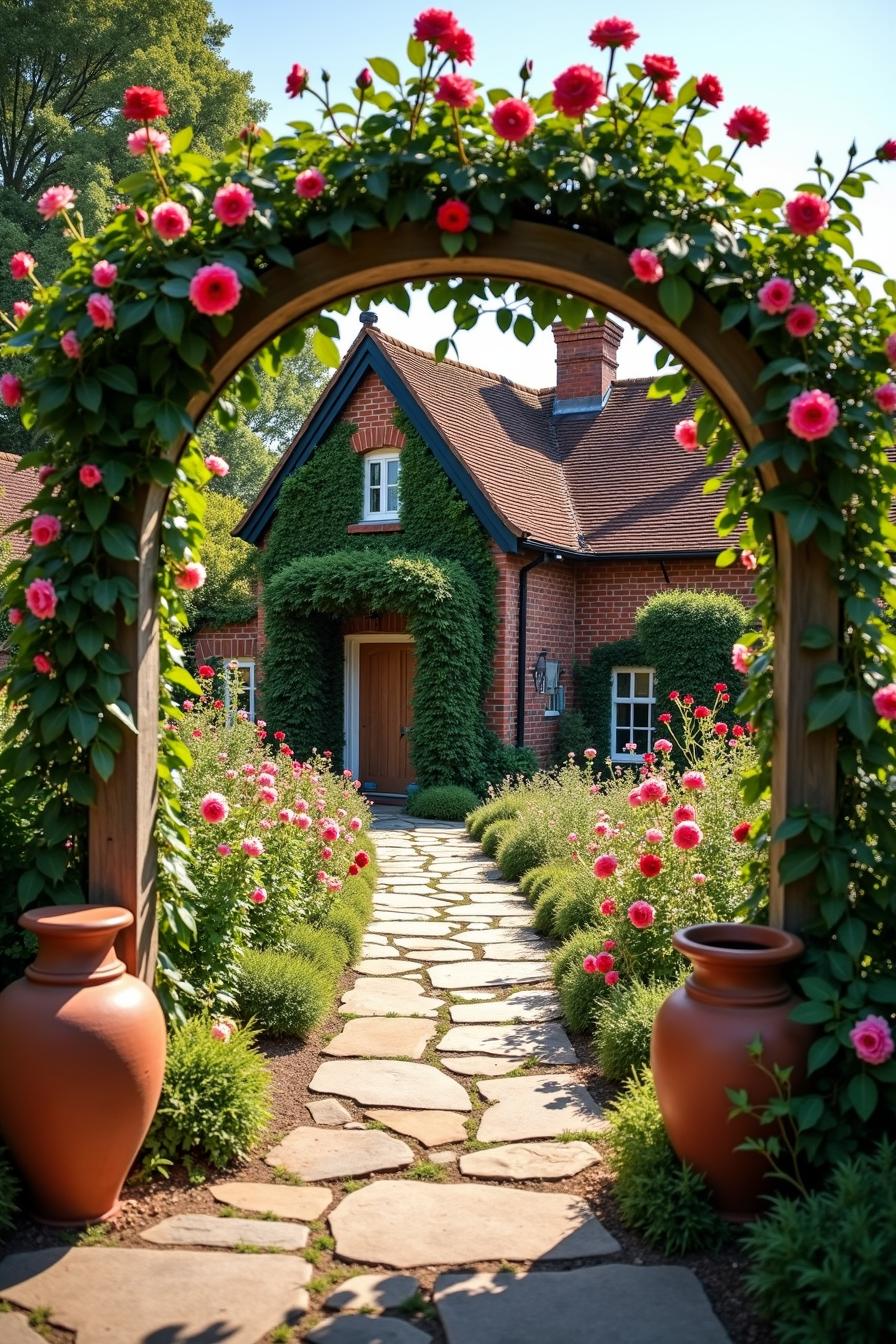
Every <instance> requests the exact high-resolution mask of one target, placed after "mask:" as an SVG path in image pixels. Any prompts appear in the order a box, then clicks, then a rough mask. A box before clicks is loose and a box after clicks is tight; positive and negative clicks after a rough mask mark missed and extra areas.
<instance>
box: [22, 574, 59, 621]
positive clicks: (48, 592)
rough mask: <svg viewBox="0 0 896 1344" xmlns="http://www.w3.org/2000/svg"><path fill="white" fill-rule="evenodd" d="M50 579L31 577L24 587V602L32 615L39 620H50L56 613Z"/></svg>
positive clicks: (55, 599)
mask: <svg viewBox="0 0 896 1344" xmlns="http://www.w3.org/2000/svg"><path fill="white" fill-rule="evenodd" d="M58 600H59V599H58V598H57V596H56V589H55V588H54V587H53V580H52V579H32V581H31V583H29V585H28V587H27V588H26V589H25V602H26V604H27V606H28V610H29V611H30V612H31V615H32V616H36V617H37V619H38V620H39V621H51V620H52V619H53V617H54V616H55V615H56V604H57V602H58Z"/></svg>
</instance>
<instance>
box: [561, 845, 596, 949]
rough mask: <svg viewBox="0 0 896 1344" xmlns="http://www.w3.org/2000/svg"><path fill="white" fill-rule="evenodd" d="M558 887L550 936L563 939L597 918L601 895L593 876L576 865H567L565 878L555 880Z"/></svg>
mask: <svg viewBox="0 0 896 1344" xmlns="http://www.w3.org/2000/svg"><path fill="white" fill-rule="evenodd" d="M557 886H558V888H559V890H560V895H559V898H558V900H557V901H556V902H555V904H554V919H553V924H552V927H551V933H552V934H553V935H554V937H555V938H561V939H562V938H568V937H569V936H570V934H572V933H575V932H576V930H577V929H583V928H587V927H588V926H589V925H590V924H592V923H593V922H594V921H595V920H597V919H598V908H599V906H600V893H599V892H598V889H597V883H596V881H595V879H594V875H593V874H592V873H591V872H590V871H589V870H588V869H587V868H583V867H582V866H581V865H580V864H578V863H576V864H567V866H566V871H565V873H564V876H563V877H562V878H558V879H557Z"/></svg>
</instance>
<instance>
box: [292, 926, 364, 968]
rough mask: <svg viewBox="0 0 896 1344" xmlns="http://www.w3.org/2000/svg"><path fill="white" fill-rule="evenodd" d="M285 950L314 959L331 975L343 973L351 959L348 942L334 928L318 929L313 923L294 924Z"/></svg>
mask: <svg viewBox="0 0 896 1344" xmlns="http://www.w3.org/2000/svg"><path fill="white" fill-rule="evenodd" d="M283 951H284V952H289V953H291V954H292V955H293V956H295V957H304V958H305V960H306V961H313V962H314V964H315V966H319V967H320V968H321V970H322V971H328V972H329V973H330V975H333V976H339V975H341V974H342V971H343V969H344V968H345V966H347V965H348V961H349V949H348V943H347V942H346V941H345V939H344V938H342V937H341V936H340V935H339V934H338V933H336V932H335V931H334V930H333V929H316V928H315V927H314V925H313V924H294V925H293V927H292V928H291V929H290V930H289V932H288V934H287V940H286V946H285V947H284V948H283Z"/></svg>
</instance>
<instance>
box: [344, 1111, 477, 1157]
mask: <svg viewBox="0 0 896 1344" xmlns="http://www.w3.org/2000/svg"><path fill="white" fill-rule="evenodd" d="M364 1114H365V1115H367V1116H369V1117H370V1119H371V1120H377V1121H379V1123H380V1124H382V1125H388V1126H389V1128H390V1129H394V1130H396V1131H397V1132H398V1133H399V1134H409V1135H410V1137H411V1138H412V1139H417V1140H419V1142H420V1143H422V1144H423V1145H424V1146H425V1147H426V1148H439V1147H441V1145H442V1144H443V1143H463V1142H464V1141H465V1139H466V1138H467V1130H466V1126H465V1125H464V1122H463V1120H461V1118H460V1116H459V1115H457V1114H456V1113H455V1112H454V1111H387V1110H377V1111H365V1112H364Z"/></svg>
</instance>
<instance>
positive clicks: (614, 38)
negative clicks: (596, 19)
mask: <svg viewBox="0 0 896 1344" xmlns="http://www.w3.org/2000/svg"><path fill="white" fill-rule="evenodd" d="M638 37H639V34H638V33H637V32H636V30H635V25H634V24H633V23H631V22H630V21H629V20H628V19H617V18H612V19H601V21H600V23H596V24H595V25H594V27H593V28H592V29H591V45H592V47H600V48H601V49H602V50H606V48H607V47H623V48H624V49H625V50H626V51H628V49H629V48H630V47H633V46H634V45H635V43H636V42H637V40H638Z"/></svg>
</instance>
